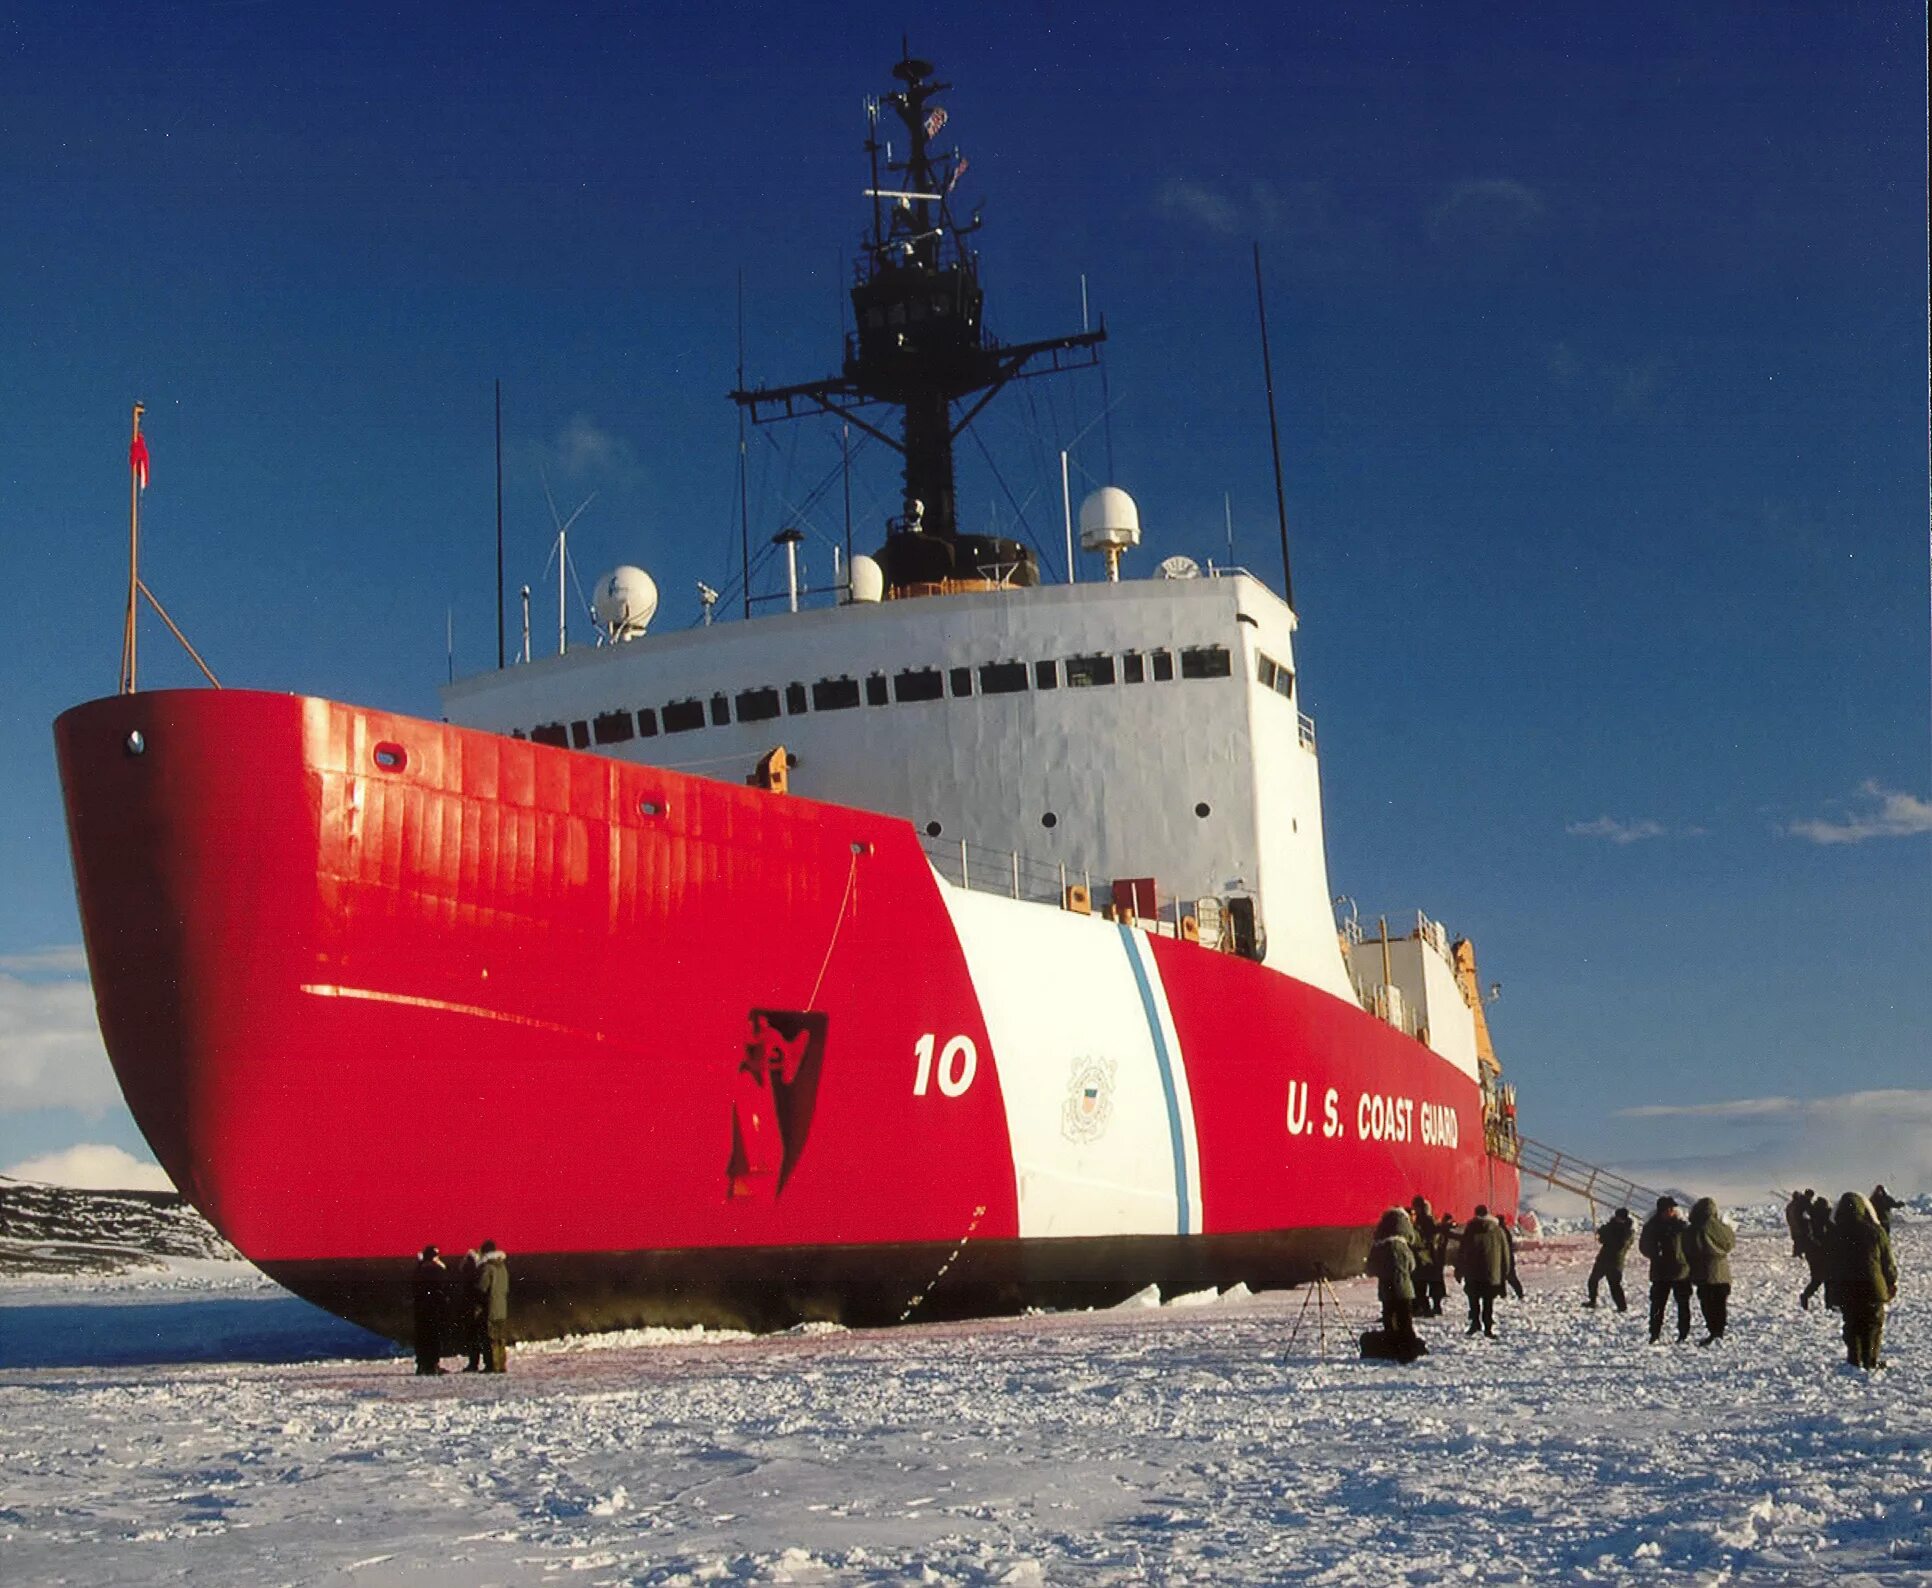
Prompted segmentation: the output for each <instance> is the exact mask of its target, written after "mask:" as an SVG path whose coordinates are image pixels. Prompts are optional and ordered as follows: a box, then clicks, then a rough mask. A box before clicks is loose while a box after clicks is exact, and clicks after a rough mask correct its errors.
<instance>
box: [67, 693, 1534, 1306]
mask: <svg viewBox="0 0 1932 1588" xmlns="http://www.w3.org/2000/svg"><path fill="white" fill-rule="evenodd" d="M56 738H57V742H58V748H59V753H60V763H61V775H62V781H63V786H64V790H65V797H66V802H67V811H68V822H69V830H70V838H71V842H72V846H73V855H74V865H75V873H76V881H77V887H78V890H79V896H80V903H81V913H82V923H83V930H84V934H85V937H86V943H87V951H88V958H89V964H90V968H91V970H92V974H93V979H94V990H95V997H96V1001H97V1005H98V1008H99V1012H100V1018H101V1028H102V1032H103V1036H104V1038H105V1040H106V1043H107V1048H108V1052H109V1055H110V1057H111V1058H112V1060H113V1063H114V1067H115V1070H116V1073H117V1076H118V1077H119V1080H120V1083H121V1086H122V1089H123V1091H124V1093H125V1095H126V1097H127V1100H128V1103H129V1105H130V1107H131V1109H132V1110H133V1113H134V1116H135V1119H136V1121H137V1122H138V1124H139V1125H140V1127H141V1130H142V1131H143V1133H144V1135H145V1136H146V1137H147V1140H148V1142H149V1144H150V1145H151V1146H152V1148H153V1149H154V1152H155V1154H156V1157H157V1158H158V1159H159V1161H160V1162H161V1164H162V1166H163V1168H165V1169H166V1170H167V1172H168V1174H169V1176H170V1177H171V1178H172V1179H173V1180H174V1182H175V1184H176V1185H177V1186H179V1187H180V1188H181V1190H182V1191H183V1192H184V1193H185V1194H186V1195H187V1196H188V1197H189V1198H190V1200H192V1201H193V1202H194V1203H195V1205H196V1206H197V1207H199V1208H200V1209H201V1210H202V1212H204V1213H205V1214H206V1215H207V1216H208V1217H209V1219H210V1220H211V1221H212V1222H213V1223H214V1225H215V1226H216V1228H217V1229H219V1230H220V1231H221V1232H222V1234H223V1235H225V1236H226V1237H227V1238H228V1239H229V1240H230V1241H232V1242H233V1243H234V1244H235V1245H236V1246H237V1247H238V1248H239V1249H240V1250H241V1251H242V1252H243V1253H244V1254H245V1255H246V1256H248V1257H249V1258H250V1259H251V1260H252V1261H254V1262H256V1263H257V1264H259V1265H260V1266H261V1267H262V1268H263V1269H264V1270H266V1271H267V1272H269V1273H270V1274H272V1275H274V1276H275V1277H276V1278H277V1279H279V1280H281V1281H282V1282H283V1283H285V1284H287V1285H288V1286H289V1287H290V1288H291V1289H293V1290H295V1291H297V1292H298V1293H300V1294H303V1295H305V1296H307V1297H309V1298H310V1299H312V1300H315V1301H317V1302H319V1303H321V1304H322V1305H324V1306H327V1307H330V1308H331V1309H332V1310H335V1311H337V1312H340V1313H341V1314H343V1315H344V1316H347V1317H350V1318H353V1319H355V1320H357V1321H359V1322H362V1323H365V1324H368V1325H369V1326H371V1327H374V1328H376V1329H379V1330H381V1331H382V1332H384V1333H388V1334H391V1335H393V1336H395V1337H397V1338H403V1337H406V1335H407V1333H408V1328H409V1324H408V1318H407V1288H408V1269H409V1261H408V1259H409V1257H410V1255H411V1254H413V1252H414V1251H415V1250H416V1249H417V1248H419V1247H420V1246H422V1245H423V1244H424V1243H425V1242H430V1241H433V1242H436V1243H437V1244H439V1245H441V1246H442V1247H443V1248H444V1249H445V1251H461V1250H463V1249H464V1248H466V1247H469V1246H473V1245H475V1244H476V1243H478V1242H479V1241H481V1240H483V1239H484V1238H490V1239H494V1240H496V1241H497V1242H498V1243H499V1244H500V1245H501V1246H503V1247H504V1248H505V1249H507V1250H508V1251H509V1252H510V1253H511V1254H512V1260H513V1273H514V1275H515V1287H516V1289H515V1300H514V1314H515V1318H514V1327H515V1332H516V1333H517V1334H519V1335H520V1336H522V1337H524V1338H534V1337H539V1336H544V1335H554V1334H560V1333H566V1332H572V1331H575V1330H578V1329H583V1328H609V1327H621V1326H625V1325H632V1324H690V1323H704V1324H716V1325H741V1326H749V1327H756V1328H767V1327H782V1326H785V1325H788V1324H791V1323H796V1322H800V1321H804V1320H808V1319H818V1318H823V1319H832V1320H837V1321H842V1322H847V1323H860V1324H871V1323H890V1322H895V1321H898V1320H899V1319H901V1318H902V1317H905V1316H907V1315H908V1314H909V1315H910V1316H913V1317H915V1318H921V1319H933V1318H944V1317H957V1316H966V1315H973V1314H980V1313H988V1312H1000V1311H1011V1310H1016V1309H1019V1308H1021V1307H1025V1306H1028V1305H1090V1304H1106V1303H1108V1302H1111V1301H1116V1300H1119V1299H1121V1298H1122V1297H1124V1296H1125V1295H1127V1294H1130V1293H1132V1292H1133V1291H1134V1290H1137V1289H1139V1288H1141V1287H1143V1286H1145V1285H1147V1284H1150V1283H1156V1284H1160V1285H1162V1286H1163V1288H1164V1289H1168V1290H1172V1289H1176V1288H1199V1287H1201V1286H1205V1285H1209V1284H1218V1285H1227V1284H1232V1283H1235V1282H1237V1281H1239V1282H1245V1283H1247V1284H1249V1285H1250V1286H1251V1287H1255V1288H1260V1287H1262V1286H1268V1285H1282V1284H1290V1283H1296V1282H1299V1281H1302V1280H1305V1279H1308V1278H1311V1277H1313V1276H1314V1275H1315V1274H1317V1273H1323V1272H1326V1273H1330V1274H1340V1273H1346V1272H1351V1271H1354V1270H1356V1269H1358V1268H1359V1267H1360V1263H1361V1259H1362V1255H1363V1253H1364V1252H1365V1251H1366V1248H1367V1243H1368V1236H1367V1232H1368V1229H1369V1227H1370V1226H1371V1225H1372V1224H1373V1223H1374V1221H1375V1219H1376V1217H1377V1216H1378V1215H1379V1213H1380V1212H1381V1211H1382V1209H1384V1208H1385V1207H1387V1206H1388V1205H1390V1204H1391V1203H1392V1202H1397V1201H1406V1200H1407V1199H1408V1198H1409V1197H1410V1196H1411V1195H1414V1194H1417V1193H1420V1194H1422V1195H1424V1196H1427V1197H1428V1198H1430V1200H1431V1201H1432V1202H1433V1203H1435V1204H1436V1206H1437V1207H1439V1208H1448V1209H1452V1210H1454V1211H1455V1212H1456V1213H1457V1214H1458V1215H1459V1216H1462V1217H1466V1216H1467V1215H1468V1213H1469V1211H1470V1210H1471V1208H1472V1207H1473V1206H1474V1204H1476V1203H1477V1202H1487V1203H1489V1204H1490V1205H1491V1206H1492V1207H1496V1208H1499V1209H1502V1210H1510V1209H1513V1208H1514V1206H1515V1199H1516V1178H1515V1172H1514V1170H1513V1169H1511V1168H1510V1167H1509V1166H1507V1165H1505V1164H1501V1163H1498V1162H1496V1161H1494V1160H1493V1159H1491V1158H1490V1157H1489V1156H1488V1154H1487V1153H1486V1152H1485V1150H1484V1130H1483V1113H1482V1101H1481V1094H1480V1091H1479V1089H1478V1087H1477V1084H1476V1082H1475V1080H1474V1079H1473V1078H1472V1077H1470V1076H1468V1075H1466V1074H1464V1073H1462V1072H1461V1071H1460V1070H1458V1069H1457V1068H1456V1067H1455V1066H1453V1065H1451V1064H1450V1063H1448V1062H1447V1061H1445V1060H1444V1059H1442V1058H1441V1057H1439V1056H1438V1055H1436V1054H1435V1053H1433V1052H1431V1051H1430V1050H1429V1049H1428V1048H1426V1047H1424V1046H1423V1045H1422V1044H1421V1043H1419V1042H1416V1041H1414V1040H1412V1039H1410V1038H1408V1037H1406V1036H1404V1035H1402V1034H1401V1033H1399V1032H1397V1031H1394V1030H1392V1029H1390V1028H1389V1027H1387V1026H1386V1025H1384V1024H1382V1023H1381V1022H1379V1021H1377V1020H1375V1019H1373V1018H1372V1017H1370V1016H1369V1015H1367V1014H1365V1013H1363V1011H1362V1010H1360V1009H1359V1008H1357V1007H1355V1006H1354V1005H1353V1004H1351V1003H1348V1002H1346V1001H1344V1000H1340V999H1337V998H1334V997H1332V996H1331V995H1329V994H1327V993H1325V992H1322V991H1319V990H1317V989H1315V988H1312V987H1309V986H1307V985H1305V984H1303V983H1301V982H1298V981H1296V980H1295V979H1293V978H1291V977H1288V976H1284V975H1281V974H1279V973H1277V972H1274V971H1271V970H1267V969H1263V968H1262V967H1260V966H1257V965H1253V964H1250V963H1248V962H1246V961H1243V960H1240V959H1237V958H1235V957H1233V956H1230V955H1226V954H1221V953H1216V952H1213V951H1211V950H1209V949H1206V948H1203V947H1200V946H1198V945H1195V944H1191V943H1187V942H1183V941H1180V940H1178V939H1176V938H1170V937H1161V936H1150V935H1149V934H1147V933H1145V932H1143V931H1141V930H1139V929H1138V928H1134V927H1123V926H1117V925H1114V924H1111V923H1107V922H1103V921H1100V920H1097V919H1092V918H1088V917H1082V916H1079V915H1075V914H1071V913H1068V912H1064V911H1059V910H1055V909H1053V908H1051V907H1049V906H1042V905H1038V904H1025V903H1019V902H1016V901H1012V900H1005V899H999V898H994V897H988V896H986V895H983V894H968V893H966V892H964V891H963V890H959V889H955V888H952V887H950V886H949V885H947V884H946V883H944V882H942V881H941V880H940V879H939V878H938V877H937V876H936V875H935V873H934V871H933V869H932V867H931V866H930V864H929V863H928V861H927V859H926V857H925V855H924V853H923V851H922V850H921V848H920V846H919V843H918V840H917V838H916V836H915V835H914V833H913V831H912V829H911V828H910V826H909V825H908V824H906V823H904V822H902V821H899V820H896V819H893V818H890V817H885V816H881V815H877V814H874V813H870V812H865V811H858V810H852V809H847V808H843V807H838V806H831V805H823V804H817V803H814V802H811V801H807V800H800V799H793V798H787V797H784V796H779V795H774V794H770V793H766V792H763V791H761V790H754V789H750V788H742V787H738V786H735V785H731V784H726V783H722V782H717V781H713V780H710V779H703V778H696V777H690V776H685V775H681V774H678V773H674V772H668V771H664V770H660V769H656V768H650V767H643V766H635V765H630V764H625V763H619V762H617V761H613V760H608V759H604V758H601V757H596V756H591V755H585V754H579V753H574V752H570V751H565V750H559V749H553V748H549V747H546V746H541V745H534V744H529V743H525V742H520V741H515V740H511V739H506V738H502V737H500V736H497V735H493V734H487V733H480V732H474V731H470V730H466V729H460V728H454V727H450V726H447V725H444V724H437V723H430V722H425V721H421V720H418V719H413V718H408V717H402V716H396V715H390V714H385V713H379V712H372V711H367V710H362V709H359V708H355V707H350V706H345V705H340V704H336V703H332V702H328V701H323V700H317V699H307V698H301V697H294V696H283V695H266V694H249V693H242V692H237V691H222V692H213V691H208V692H161V693H154V694H142V695H133V696H126V697H115V698H112V699H108V700H102V701H96V702H93V703H91V704H89V705H85V706H81V707H77V708H76V709H74V710H73V711H70V712H68V713H67V714H65V715H64V716H63V717H62V718H61V719H60V721H59V723H58V724H57V725H56ZM137 744H138V751H137V749H136V748H135V747H136V745H137Z"/></svg>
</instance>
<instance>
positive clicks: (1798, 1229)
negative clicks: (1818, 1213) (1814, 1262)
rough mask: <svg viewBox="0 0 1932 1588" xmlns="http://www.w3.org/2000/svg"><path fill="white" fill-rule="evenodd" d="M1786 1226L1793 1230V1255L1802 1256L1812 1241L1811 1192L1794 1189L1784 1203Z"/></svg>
mask: <svg viewBox="0 0 1932 1588" xmlns="http://www.w3.org/2000/svg"><path fill="white" fill-rule="evenodd" d="M1784 1227H1785V1228H1786V1229H1787V1230H1789V1231H1790V1232H1791V1255H1792V1256H1793V1257H1802V1256H1804V1254H1805V1247H1806V1246H1808V1245H1809V1244H1810V1242H1811V1193H1810V1192H1809V1191H1793V1192H1792V1193H1791V1200H1790V1201H1789V1202H1787V1203H1785V1205H1784Z"/></svg>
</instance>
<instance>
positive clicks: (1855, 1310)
mask: <svg viewBox="0 0 1932 1588" xmlns="http://www.w3.org/2000/svg"><path fill="white" fill-rule="evenodd" d="M1831 1293H1832V1294H1834V1295H1836V1297H1837V1299H1838V1310H1839V1312H1840V1313H1842V1314H1843V1315H1844V1319H1845V1360H1846V1361H1847V1362H1848V1363H1850V1364H1851V1365H1852V1366H1853V1367H1862V1368H1864V1369H1866V1370H1867V1371H1870V1370H1871V1369H1872V1368H1875V1367H1880V1366H1883V1364H1882V1363H1881V1362H1880V1361H1879V1359H1878V1351H1879V1347H1880V1345H1882V1344H1883V1343H1884V1339H1885V1305H1886V1303H1887V1302H1889V1301H1891V1300H1892V1299H1893V1298H1894V1297H1896V1296H1897V1295H1898V1263H1897V1262H1896V1261H1895V1260H1894V1259H1893V1257H1892V1238H1891V1237H1890V1236H1889V1235H1887V1234H1886V1233H1885V1227H1884V1226H1883V1225H1882V1224H1880V1223H1879V1222H1878V1215H1877V1214H1876V1213H1875V1212H1873V1210H1872V1205H1871V1203H1869V1202H1868V1201H1866V1200H1865V1198H1863V1197H1862V1196H1860V1195H1859V1194H1858V1193H1857V1192H1856V1191H1847V1192H1846V1193H1845V1194H1844V1195H1843V1196H1842V1197H1840V1198H1839V1199H1838V1211H1837V1212H1836V1213H1835V1214H1834V1215H1833V1216H1832V1221H1831Z"/></svg>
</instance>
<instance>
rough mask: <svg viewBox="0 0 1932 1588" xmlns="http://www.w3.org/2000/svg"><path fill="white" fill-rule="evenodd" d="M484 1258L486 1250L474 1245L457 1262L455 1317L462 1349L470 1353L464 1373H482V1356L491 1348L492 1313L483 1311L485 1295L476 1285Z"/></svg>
mask: <svg viewBox="0 0 1932 1588" xmlns="http://www.w3.org/2000/svg"><path fill="white" fill-rule="evenodd" d="M482 1261H483V1254H482V1253H481V1252H479V1251H478V1250H477V1249H476V1248H475V1247H474V1246H472V1247H471V1248H470V1249H469V1250H468V1251H467V1252H465V1253H464V1254H463V1260H462V1262H460V1263H458V1264H457V1265H456V1300H455V1303H454V1311H455V1314H456V1316H455V1320H454V1321H455V1324H456V1329H457V1334H458V1337H459V1338H460V1339H461V1340H462V1342H463V1351H464V1353H465V1354H466V1355H467V1356H468V1357H469V1360H468V1361H467V1362H465V1363H464V1364H463V1371H464V1372H465V1373H481V1372H482V1371H483V1358H484V1357H485V1356H487V1355H488V1354H489V1350H490V1322H489V1317H488V1315H487V1314H486V1313H485V1311H484V1306H483V1297H482V1295H481V1293H480V1292H479V1291H478V1290H477V1288H476V1271H477V1267H478V1265H480V1264H481V1263H482Z"/></svg>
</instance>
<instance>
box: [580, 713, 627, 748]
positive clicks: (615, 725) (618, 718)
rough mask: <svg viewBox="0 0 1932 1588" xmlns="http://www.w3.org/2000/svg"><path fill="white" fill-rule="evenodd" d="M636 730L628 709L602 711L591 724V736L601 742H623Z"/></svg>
mask: <svg viewBox="0 0 1932 1588" xmlns="http://www.w3.org/2000/svg"><path fill="white" fill-rule="evenodd" d="M634 732H636V730H635V729H634V728H633V727H632V726H631V714H630V713H629V712H628V711H600V712H599V713H598V714H597V719H596V721H594V722H593V723H591V725H590V736H591V737H592V738H593V739H595V740H596V741H597V742H598V743H599V744H622V743H623V742H624V741H625V740H626V739H628V738H630V737H631V735H632V734H633V733H634Z"/></svg>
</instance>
